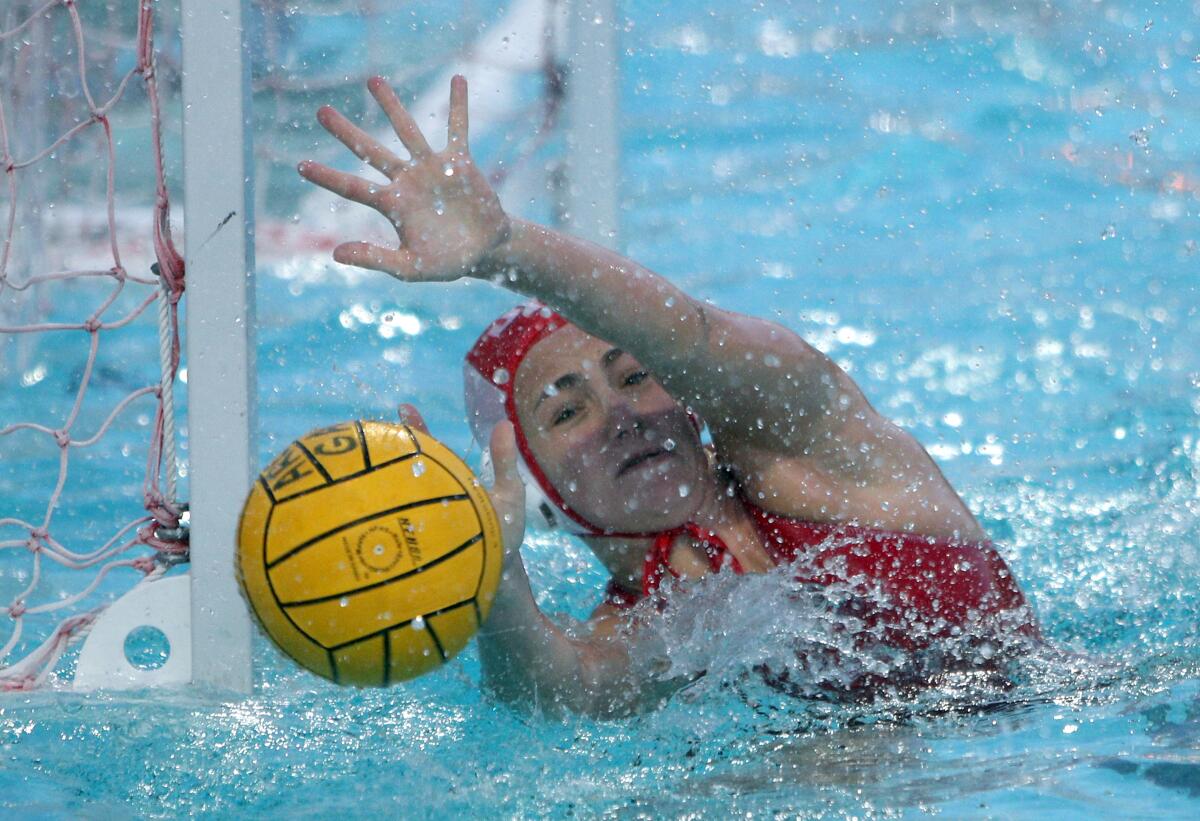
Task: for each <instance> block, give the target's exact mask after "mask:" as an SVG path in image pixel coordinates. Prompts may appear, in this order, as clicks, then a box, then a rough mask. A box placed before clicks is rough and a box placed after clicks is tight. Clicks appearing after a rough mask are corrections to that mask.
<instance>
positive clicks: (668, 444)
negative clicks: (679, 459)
mask: <svg viewBox="0 0 1200 821" xmlns="http://www.w3.org/2000/svg"><path fill="white" fill-rule="evenodd" d="M663 450H665V451H667V452H668V453H669V452H670V451H673V450H675V440H674V439H664V440H663Z"/></svg>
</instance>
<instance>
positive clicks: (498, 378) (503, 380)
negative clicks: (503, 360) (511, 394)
mask: <svg viewBox="0 0 1200 821" xmlns="http://www.w3.org/2000/svg"><path fill="white" fill-rule="evenodd" d="M492 381H493V382H495V383H496V384H497V385H507V384H508V370H507V369H506V368H496V372H495V373H493V374H492Z"/></svg>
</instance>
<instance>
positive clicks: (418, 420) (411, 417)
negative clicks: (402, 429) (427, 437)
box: [397, 402, 429, 433]
mask: <svg viewBox="0 0 1200 821" xmlns="http://www.w3.org/2000/svg"><path fill="white" fill-rule="evenodd" d="M397 415H399V417H400V424H402V425H408V426H409V427H410V428H416V429H417V430H419V431H421V433H429V426H428V425H426V424H425V419H424V418H423V417H422V416H421V412H420V411H419V410H417V406H416V405H410V404H409V403H408V402H401V403H400V407H399V408H398V409H397Z"/></svg>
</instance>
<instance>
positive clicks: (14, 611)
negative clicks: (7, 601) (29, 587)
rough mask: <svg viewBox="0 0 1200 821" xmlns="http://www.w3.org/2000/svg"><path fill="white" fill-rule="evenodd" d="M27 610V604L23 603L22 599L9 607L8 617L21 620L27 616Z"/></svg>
mask: <svg viewBox="0 0 1200 821" xmlns="http://www.w3.org/2000/svg"><path fill="white" fill-rule="evenodd" d="M26 609H27V605H26V604H25V602H24V601H22V600H21V599H17V600H16V601H15V602H13V603H12V604H11V605H9V607H8V615H9V616H11V617H12V618H14V619H19V618H21V616H24V615H25V610H26Z"/></svg>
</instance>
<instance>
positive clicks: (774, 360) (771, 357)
mask: <svg viewBox="0 0 1200 821" xmlns="http://www.w3.org/2000/svg"><path fill="white" fill-rule="evenodd" d="M763 364H764V365H766V366H767V367H768V368H778V367H779V366H780V365H781V364H783V363H782V362H781V361H780V359H779V357H778V356H776V355H775V354H773V353H769V354H767V355H766V356H764V357H763Z"/></svg>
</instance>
